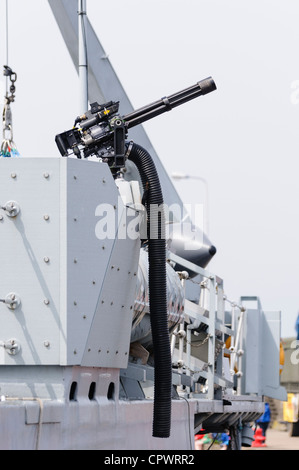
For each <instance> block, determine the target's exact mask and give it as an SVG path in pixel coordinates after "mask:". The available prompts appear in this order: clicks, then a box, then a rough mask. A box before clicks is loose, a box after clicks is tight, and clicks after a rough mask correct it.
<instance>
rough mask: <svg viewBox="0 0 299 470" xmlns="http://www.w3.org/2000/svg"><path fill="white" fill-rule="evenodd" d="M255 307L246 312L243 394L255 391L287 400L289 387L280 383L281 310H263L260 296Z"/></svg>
mask: <svg viewBox="0 0 299 470" xmlns="http://www.w3.org/2000/svg"><path fill="white" fill-rule="evenodd" d="M242 299H243V300H256V301H257V307H256V308H255V309H247V310H246V312H245V329H244V343H243V348H242V349H243V350H244V352H245V353H244V359H243V361H242V364H243V377H242V387H243V390H244V393H255V394H258V395H260V396H262V395H264V396H267V397H271V398H276V399H278V400H286V396H287V395H286V390H285V389H284V387H282V386H281V385H280V374H279V370H280V363H279V361H280V327H281V319H280V316H281V313H280V312H279V311H277V312H264V311H263V310H262V308H261V304H260V301H259V299H258V298H255V297H252V298H248V297H246V298H245V297H244V298H241V301H242Z"/></svg>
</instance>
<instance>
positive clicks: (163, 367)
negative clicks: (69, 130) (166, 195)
mask: <svg viewBox="0 0 299 470" xmlns="http://www.w3.org/2000/svg"><path fill="white" fill-rule="evenodd" d="M127 155H128V159H129V160H131V161H132V162H133V163H134V164H135V165H136V167H137V169H138V171H139V174H140V177H141V181H142V184H143V188H144V191H145V194H146V198H145V201H144V204H145V207H146V210H147V216H148V218H147V220H148V223H147V231H148V232H147V233H148V259H149V305H150V320H151V330H152V340H153V349H154V364H155V372H154V377H155V381H154V412H153V434H152V435H153V437H169V436H170V428H171V388H172V368H171V352H170V340H169V330H168V320H167V278H166V240H165V216H164V210H163V204H164V202H163V194H162V189H161V185H160V180H159V176H158V173H157V170H156V167H155V164H154V162H153V159H152V157H151V156H150V154H149V153H148V152H147V151H146V150H145V149H144V148H143V147H141V146H140V145H138V144H135V143H133V144H132V143H131V144H130V145H129V147H128V151H127Z"/></svg>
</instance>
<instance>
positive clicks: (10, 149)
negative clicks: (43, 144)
mask: <svg viewBox="0 0 299 470" xmlns="http://www.w3.org/2000/svg"><path fill="white" fill-rule="evenodd" d="M6 63H7V64H8V1H7V0H6ZM3 75H4V76H5V77H6V93H5V97H4V98H5V101H4V106H3V113H2V143H1V148H0V157H18V156H19V155H20V154H19V152H18V149H17V146H16V144H15V143H14V140H13V130H12V112H11V108H10V103H13V102H14V100H15V91H16V87H15V82H16V80H17V74H16V73H15V72H13V70H12V69H11V68H10V67H9V66H8V65H4V70H3ZM8 80H10V87H9V90H8ZM9 93H10V94H9Z"/></svg>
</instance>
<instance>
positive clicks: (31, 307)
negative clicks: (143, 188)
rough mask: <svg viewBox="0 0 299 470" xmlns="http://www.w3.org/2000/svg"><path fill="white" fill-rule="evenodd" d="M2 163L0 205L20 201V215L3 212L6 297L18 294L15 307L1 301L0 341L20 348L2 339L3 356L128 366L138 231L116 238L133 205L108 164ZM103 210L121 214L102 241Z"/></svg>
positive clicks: (13, 360) (6, 360)
mask: <svg viewBox="0 0 299 470" xmlns="http://www.w3.org/2000/svg"><path fill="white" fill-rule="evenodd" d="M0 167H1V171H0V201H3V202H1V205H3V204H5V203H6V202H7V201H10V200H14V201H17V202H18V204H19V206H20V212H19V214H18V215H16V216H15V217H9V216H8V215H7V211H5V210H2V211H1V215H2V220H1V221H0V222H1V245H0V257H1V260H2V263H3V265H5V266H6V269H5V270H2V271H1V282H0V285H1V293H0V297H5V296H6V295H7V294H9V293H15V294H17V295H18V296H19V297H20V301H21V303H20V306H19V307H17V308H16V309H15V310H11V309H10V308H8V305H7V304H5V303H0V315H2V318H3V320H5V321H3V327H2V328H1V338H0V340H1V341H3V342H7V341H10V340H11V339H13V338H15V339H16V342H17V344H18V345H19V346H20V350H19V351H18V353H17V354H10V350H9V349H8V348H7V347H4V346H3V345H2V346H0V363H1V364H27V365H32V364H61V365H66V364H68V365H70V364H82V365H83V364H84V365H88V366H102V367H125V366H126V364H127V361H128V348H129V338H130V334H131V322H132V315H133V311H132V305H133V303H134V299H135V283H134V282H132V280H134V275H136V271H137V267H138V260H139V238H137V239H135V240H133V239H131V238H130V237H126V238H124V239H120V238H119V237H118V229H119V224H122V223H123V219H122V217H124V215H125V213H126V210H125V206H124V204H123V202H122V200H121V198H120V195H119V192H118V190H117V187H116V185H115V183H114V181H113V178H112V176H111V173H110V171H109V168H108V166H107V165H106V164H101V163H99V162H87V161H79V160H77V159H55V158H50V159H37V158H36V159H35V158H33V159H24V160H22V159H17V160H6V159H1V160H0ZM101 207H104V208H107V207H108V208H110V212H111V210H112V211H114V212H115V215H114V213H112V217H113V219H114V217H115V225H114V227H113V229H112V230H113V233H111V234H110V236H107V237H105V238H103V236H104V235H105V234H102V233H99V230H97V224H99V223H100V221H101V217H100V216H103V214H102V209H101ZM117 214H119V216H117ZM102 235H103V236H102ZM108 235H109V234H108ZM102 238H103V239H102ZM115 286H118V288H117V290H116V289H115ZM103 325H105V329H103V327H102V326H103Z"/></svg>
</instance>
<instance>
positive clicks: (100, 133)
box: [55, 77, 216, 158]
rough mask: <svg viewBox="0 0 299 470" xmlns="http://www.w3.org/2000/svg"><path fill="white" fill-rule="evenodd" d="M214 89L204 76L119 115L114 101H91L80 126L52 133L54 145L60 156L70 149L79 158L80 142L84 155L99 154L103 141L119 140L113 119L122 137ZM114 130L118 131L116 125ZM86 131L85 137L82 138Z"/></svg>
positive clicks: (101, 152) (79, 121) (108, 143)
mask: <svg viewBox="0 0 299 470" xmlns="http://www.w3.org/2000/svg"><path fill="white" fill-rule="evenodd" d="M214 90H216V85H215V83H214V80H213V79H212V78H211V77H208V78H206V79H204V80H201V81H200V82H197V83H196V84H195V85H193V86H191V87H189V88H185V89H184V90H181V91H179V92H177V93H174V94H173V95H170V96H167V97H165V98H162V99H160V100H158V101H155V102H153V103H151V104H148V105H147V106H143V107H142V108H139V109H137V110H136V111H133V112H131V113H129V114H127V115H126V116H123V117H121V116H119V115H118V114H117V111H118V102H113V101H110V102H109V103H106V104H104V105H98V103H93V104H92V105H91V111H89V112H87V113H86V114H87V115H88V117H87V118H86V117H84V118H77V119H76V124H78V125H79V126H80V127H79V128H77V127H74V128H73V129H71V130H69V131H66V132H63V133H61V134H58V135H56V137H55V141H56V144H57V147H58V149H59V151H60V153H61V155H62V156H67V155H68V151H69V150H71V151H73V152H74V153H75V155H76V156H77V157H78V158H81V153H80V150H79V148H78V146H80V145H81V146H83V147H84V149H83V153H84V156H85V157H88V156H90V155H92V154H96V155H98V156H99V157H101V156H102V154H103V153H105V152H103V151H102V149H104V148H105V147H107V145H108V146H111V145H112V146H113V143H115V141H118V140H119V139H117V140H115V138H114V134H115V132H116V127H117V126H115V122H116V119H119V120H120V121H121V122H122V124H123V127H124V136H125V138H126V137H127V131H128V129H130V128H132V127H134V126H137V125H138V124H142V123H143V122H145V121H148V120H149V119H152V118H153V117H156V116H158V115H160V114H163V113H165V112H167V111H171V110H172V109H173V108H176V107H177V106H180V105H181V104H184V103H186V102H187V101H191V100H193V99H194V98H197V97H198V96H201V95H206V94H207V93H210V92H211V91H214ZM106 105H107V106H106ZM94 110H95V111H94ZM117 132H118V133H119V130H118V129H117ZM86 135H87V136H88V138H86ZM119 147H121V145H119ZM117 153H118V152H117ZM111 157H112V154H111ZM108 158H109V155H108Z"/></svg>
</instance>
